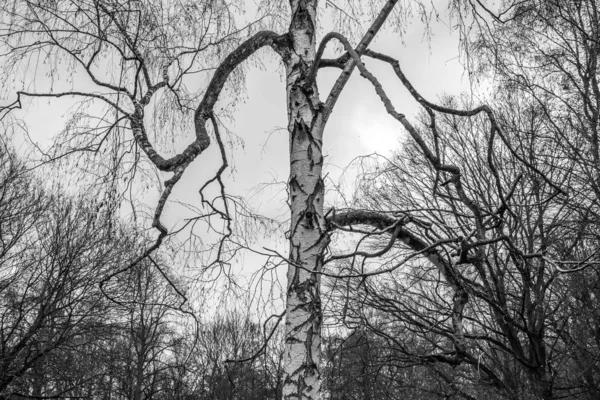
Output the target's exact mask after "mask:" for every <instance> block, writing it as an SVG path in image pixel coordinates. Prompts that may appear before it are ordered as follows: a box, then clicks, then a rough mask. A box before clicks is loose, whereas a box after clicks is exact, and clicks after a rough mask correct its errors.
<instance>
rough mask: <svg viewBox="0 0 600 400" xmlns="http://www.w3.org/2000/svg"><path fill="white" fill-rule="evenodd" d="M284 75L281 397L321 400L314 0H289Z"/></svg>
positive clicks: (322, 240)
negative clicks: (286, 159)
mask: <svg viewBox="0 0 600 400" xmlns="http://www.w3.org/2000/svg"><path fill="white" fill-rule="evenodd" d="M290 4H291V9H292V22H291V25H290V39H291V41H292V43H291V51H290V57H289V58H288V59H287V60H284V62H285V63H286V73H287V81H286V83H287V101H288V104H287V107H288V130H289V133H290V177H289V182H288V185H289V196H290V197H289V203H290V208H291V226H290V233H289V235H290V256H289V260H290V262H289V265H288V274H287V278H288V287H287V305H286V327H285V329H286V334H285V337H286V342H285V354H284V382H283V399H311V400H313V399H320V398H321V390H320V368H319V361H320V360H319V358H320V346H321V319H322V315H321V299H320V293H319V280H320V279H319V276H318V275H317V274H316V273H315V272H318V271H320V270H321V267H322V263H323V251H324V249H325V247H326V246H327V243H328V235H327V233H326V227H325V219H324V217H323V194H324V191H323V189H324V185H323V179H322V168H323V156H322V153H321V150H322V146H321V145H322V139H323V121H322V116H321V112H320V110H321V106H320V101H319V95H318V92H317V86H316V84H315V83H314V80H313V82H312V83H309V84H307V83H306V82H307V81H309V79H308V78H309V75H310V68H311V66H312V64H313V62H314V61H315V50H316V44H315V24H316V7H317V1H316V0H291V1H290Z"/></svg>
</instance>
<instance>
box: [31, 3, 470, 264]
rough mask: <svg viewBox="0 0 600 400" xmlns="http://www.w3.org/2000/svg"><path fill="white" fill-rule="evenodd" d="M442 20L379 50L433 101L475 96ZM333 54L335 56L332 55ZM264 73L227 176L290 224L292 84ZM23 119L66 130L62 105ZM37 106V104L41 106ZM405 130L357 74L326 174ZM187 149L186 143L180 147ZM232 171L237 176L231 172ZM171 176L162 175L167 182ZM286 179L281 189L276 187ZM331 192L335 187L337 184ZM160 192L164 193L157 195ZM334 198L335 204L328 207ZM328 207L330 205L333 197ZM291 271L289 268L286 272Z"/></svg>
mask: <svg viewBox="0 0 600 400" xmlns="http://www.w3.org/2000/svg"><path fill="white" fill-rule="evenodd" d="M439 11H440V17H441V19H442V22H436V21H433V23H432V25H431V33H432V35H431V37H430V38H429V39H428V38H426V37H425V27H424V25H423V24H422V23H421V22H420V21H419V20H418V18H415V19H414V21H413V23H412V24H410V26H409V27H408V28H407V30H406V33H405V34H404V35H403V37H402V39H400V38H399V36H398V34H397V33H394V32H389V31H388V32H382V33H380V34H378V36H377V37H376V39H375V41H374V42H373V44H372V45H371V48H372V49H373V50H376V51H379V52H382V53H386V54H388V55H391V56H393V57H394V58H397V59H398V60H399V61H400V65H401V66H402V68H403V70H404V72H405V74H406V76H407V77H408V79H410V80H411V81H412V83H413V85H414V86H415V87H416V88H417V90H418V91H420V92H421V94H422V95H423V96H425V97H426V98H427V99H429V100H434V101H435V100H436V99H437V97H439V96H440V95H442V94H444V93H449V94H459V93H460V92H461V91H468V89H469V85H468V81H467V77H466V74H465V73H464V69H463V67H462V66H461V64H460V60H459V58H458V54H459V44H458V33H457V32H452V31H451V29H450V28H449V25H450V22H449V21H448V18H447V16H445V12H444V9H443V8H440V9H439ZM329 55H330V56H333V55H334V53H333V52H332V51H331V50H330V52H329ZM272 60H273V62H270V63H267V64H266V65H265V68H264V69H262V70H261V69H258V68H252V69H250V71H249V72H248V74H247V78H246V81H247V92H246V96H245V101H244V102H241V103H239V104H238V105H237V109H236V111H235V112H234V115H233V116H234V118H233V119H232V120H223V122H224V123H225V125H226V126H227V127H228V128H229V129H230V130H231V131H232V132H234V133H235V134H236V135H237V136H239V138H240V139H241V140H242V141H243V146H241V145H237V146H234V147H233V148H231V149H230V154H231V155H232V160H231V163H230V164H231V165H232V167H233V169H230V171H228V172H227V173H226V176H227V187H228V191H229V192H230V193H232V194H235V195H239V196H242V197H244V198H246V199H248V201H249V202H250V203H251V204H252V206H253V207H255V208H256V209H257V210H258V211H260V212H261V213H264V214H266V215H268V216H270V217H278V218H279V219H282V220H285V219H287V214H288V210H287V206H286V203H285V199H286V194H285V185H284V183H285V182H286V180H287V178H288V172H289V166H288V146H289V145H288V133H287V132H286V131H285V130H284V129H281V128H285V127H286V125H287V113H286V99H285V83H284V79H283V78H282V77H281V74H280V71H281V68H279V67H278V66H277V64H276V63H275V62H274V61H275V58H272ZM366 65H367V68H369V69H370V70H371V71H372V72H374V73H375V75H376V76H377V77H378V78H379V80H380V82H382V83H383V84H384V88H385V89H386V91H387V93H388V95H389V96H390V98H391V99H392V100H393V101H394V105H395V107H396V109H397V110H398V111H399V112H402V113H405V114H407V115H412V116H414V115H415V114H416V112H417V111H418V107H417V105H416V103H415V102H414V100H412V98H411V97H410V96H409V94H408V93H407V91H406V90H405V89H404V88H403V87H402V86H401V84H400V82H399V81H398V79H397V78H396V77H395V75H394V73H393V71H392V70H391V67H389V66H387V65H383V64H382V63H380V62H377V61H374V60H367V61H366ZM338 74H339V71H338V70H334V69H326V70H321V71H320V73H319V78H318V83H319V88H320V89H319V90H320V95H321V99H322V100H324V98H325V97H326V96H327V94H328V90H329V88H330V87H331V85H332V83H333V82H334V80H335V79H336V78H337V76H338ZM31 104H32V105H30V106H28V107H27V108H26V109H25V110H24V111H23V112H22V113H21V116H22V117H24V118H25V120H26V121H27V124H28V127H29V130H30V133H31V136H32V138H33V139H34V140H35V141H38V142H40V143H41V144H42V145H44V144H48V143H49V140H50V138H51V137H52V136H53V134H54V133H55V132H57V131H59V130H60V129H61V128H62V125H64V118H62V117H61V116H62V114H63V112H64V105H65V104H67V102H63V103H62V107H61V100H59V101H57V100H53V101H52V102H48V101H41V102H37V103H35V102H32V103H31ZM34 104H35V105H34ZM404 134H405V132H404V131H403V129H402V128H401V127H400V126H399V123H398V122H397V121H395V120H394V119H392V118H391V117H389V116H388V115H387V113H386V111H385V109H384V107H383V104H382V103H381V101H380V100H379V98H378V97H377V95H376V94H375V91H374V89H373V87H372V86H371V85H370V83H368V82H367V81H366V80H364V79H363V78H361V77H360V76H359V74H358V73H357V72H356V71H355V73H354V75H353V77H352V78H351V79H350V81H349V83H348V85H347V86H346V88H345V89H344V92H343V94H342V96H341V98H340V100H339V101H338V103H337V104H336V108H335V110H334V112H333V115H332V117H331V119H330V120H329V123H328V125H327V128H326V130H325V137H324V146H323V147H324V154H325V157H326V158H325V161H326V166H325V170H324V172H325V174H326V175H327V176H328V179H329V180H330V181H328V182H331V181H333V182H338V181H339V179H340V177H341V173H342V170H343V169H344V168H345V167H347V166H348V165H349V164H350V163H351V162H352V160H353V159H355V158H356V157H358V156H362V155H367V154H370V153H379V154H383V155H389V154H390V153H391V152H392V151H394V150H396V149H398V148H399V146H400V142H399V141H400V139H402V138H404ZM185 145H187V141H186V140H185V138H181V143H178V144H177V146H176V147H177V148H184V147H185ZM216 160H218V148H217V147H216V146H214V145H213V146H211V148H209V150H208V151H207V153H206V154H202V155H201V156H200V157H198V158H197V159H196V161H195V162H194V163H193V164H192V165H191V166H190V168H188V170H187V172H186V173H185V175H184V177H183V178H182V180H181V181H180V182H179V183H178V184H177V186H176V188H175V190H174V192H173V195H172V197H171V200H178V201H181V202H184V203H190V204H196V205H197V204H198V203H199V196H198V194H197V192H198V189H199V188H200V186H201V185H202V183H203V182H204V180H205V179H206V178H208V177H210V176H211V175H212V174H214V171H216V169H217V168H218V164H216V163H215V161H216ZM232 171H233V172H232ZM354 174H355V172H354V170H353V169H352V168H350V169H349V170H348V171H347V172H346V174H345V175H344V182H345V183H346V184H347V185H348V186H347V188H346V190H347V191H348V192H349V190H350V188H351V185H352V183H353V181H354V178H355V176H354ZM168 176H169V175H168V174H165V175H164V176H163V177H164V178H167V179H168ZM276 182H280V183H281V184H274V185H269V186H265V184H271V183H276ZM330 187H331V185H330ZM157 193H158V192H157ZM156 199H157V194H154V195H152V194H149V195H148V196H147V197H146V198H145V199H144V200H145V201H147V202H148V203H150V204H151V205H155V204H156ZM332 201H333V199H332V198H330V199H329V204H331V202H332ZM326 206H327V200H326ZM190 216H191V215H190V214H189V213H188V214H186V213H185V212H184V209H183V208H182V207H179V206H176V205H174V204H171V205H169V206H168V207H167V208H166V210H165V213H164V217H163V220H164V221H165V222H166V225H167V226H169V227H170V228H173V227H175V226H177V224H178V223H181V221H183V220H184V219H185V218H188V217H190ZM265 244H267V245H268V246H270V247H276V248H278V249H279V251H281V252H283V253H285V252H287V250H286V245H285V244H284V241H283V240H280V241H279V243H273V242H272V241H271V240H270V239H269V240H267V241H260V242H258V243H256V246H257V248H258V249H260V248H261V247H262V246H264V245H265ZM240 262H241V264H240V265H239V266H237V267H236V268H240V269H241V270H243V271H244V272H245V273H249V272H251V271H254V270H256V268H257V267H258V266H259V265H260V264H261V260H260V259H258V258H256V257H253V256H248V257H246V258H245V259H244V260H243V261H240ZM281 272H284V269H282V270H281Z"/></svg>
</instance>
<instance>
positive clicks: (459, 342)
mask: <svg viewBox="0 0 600 400" xmlns="http://www.w3.org/2000/svg"><path fill="white" fill-rule="evenodd" d="M327 222H328V225H329V226H330V227H331V228H330V229H336V228H337V227H347V226H353V225H368V226H371V227H374V228H376V229H379V230H381V231H385V232H389V233H391V234H392V235H393V236H394V237H393V239H394V240H395V241H399V242H401V243H403V244H404V245H405V246H407V247H408V248H410V249H411V250H413V251H414V252H416V253H417V254H422V255H424V256H425V257H426V258H427V260H429V262H431V263H432V264H433V265H434V266H435V267H436V268H437V269H438V271H439V272H440V274H441V275H442V276H443V277H444V279H445V280H446V282H448V284H449V285H450V286H451V287H452V289H453V290H454V296H453V307H452V327H453V331H454V346H455V350H456V358H455V361H454V362H455V363H460V362H461V361H462V359H463V358H464V357H465V355H466V354H467V349H466V340H465V333H464V327H463V311H464V308H465V306H466V304H467V302H468V300H469V295H468V293H467V291H466V289H465V287H464V286H463V284H462V282H461V280H460V278H459V277H458V276H457V274H456V272H455V271H454V268H453V266H452V264H451V262H450V261H449V260H448V259H447V258H446V257H444V256H443V255H442V254H441V252H440V249H439V246H437V245H438V243H436V244H435V245H433V246H432V245H428V244H427V243H426V242H425V241H424V240H422V239H421V238H420V237H418V236H417V235H415V234H414V233H412V232H410V231H409V230H408V229H406V228H405V227H403V226H402V225H401V224H400V223H399V220H398V219H397V218H395V217H393V216H390V215H388V214H384V213H378V212H375V211H363V210H348V211H344V212H341V213H332V215H331V216H329V217H328V220H327ZM455 241H458V239H457V240H455ZM408 259H410V258H408ZM365 277H366V276H365Z"/></svg>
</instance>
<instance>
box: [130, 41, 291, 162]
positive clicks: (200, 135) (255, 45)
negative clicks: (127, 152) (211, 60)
mask: <svg viewBox="0 0 600 400" xmlns="http://www.w3.org/2000/svg"><path fill="white" fill-rule="evenodd" d="M265 46H271V47H272V48H273V49H274V50H275V51H276V52H277V53H279V54H280V55H282V57H284V56H285V54H287V51H288V49H287V36H286V35H278V34H276V33H275V32H271V31H262V32H259V33H257V34H255V35H254V36H252V37H251V38H250V39H248V40H246V41H245V42H244V43H242V44H241V45H240V46H239V47H238V48H236V49H235V50H234V51H232V52H231V53H230V54H229V55H228V56H227V57H225V59H224V60H223V61H222V62H221V63H220V64H219V66H218V67H217V69H216V71H215V73H214V75H213V77H212V79H211V81H210V83H209V85H208V87H207V89H206V92H205V94H204V97H203V98H202V101H201V102H200V104H199V105H198V107H197V108H196V111H195V113H194V124H195V136H196V139H195V140H194V141H193V142H192V143H190V144H189V145H188V146H187V148H186V149H185V150H183V152H181V153H180V154H177V155H175V156H173V157H171V158H169V159H165V158H164V157H162V156H161V155H160V154H158V152H157V151H156V150H155V149H154V147H153V146H152V144H151V143H150V141H149V140H148V137H147V135H146V133H145V130H144V128H143V118H144V106H145V105H146V104H147V102H148V101H149V97H150V96H151V95H152V91H150V90H149V93H150V96H147V95H146V96H144V99H146V100H145V101H142V102H137V103H136V109H135V112H134V113H133V115H132V116H131V118H130V121H131V125H132V129H133V133H134V136H135V139H136V141H137V143H138V144H139V145H140V147H141V148H142V150H143V151H144V153H146V155H147V156H148V158H150V160H151V161H152V163H153V164H154V165H155V166H156V167H157V168H158V169H159V170H161V171H167V172H170V171H174V170H175V169H176V168H178V167H180V166H182V165H184V164H186V165H188V164H189V163H191V162H192V161H193V160H194V159H195V158H196V157H197V156H198V155H199V154H200V153H202V152H203V151H204V150H206V148H208V146H209V144H210V138H209V136H208V132H207V130H206V126H205V124H206V121H207V120H208V119H209V118H210V115H211V114H212V112H213V107H214V105H215V103H216V102H217V100H218V98H219V96H220V94H221V91H222V89H223V87H224V85H225V82H226V81H227V78H228V77H229V75H231V73H232V72H233V71H234V70H235V69H236V68H237V67H238V66H239V65H240V64H241V63H242V62H244V61H245V60H247V59H248V57H250V56H251V55H252V54H254V53H255V52H256V51H257V50H259V49H260V48H262V47H265ZM154 90H156V88H154Z"/></svg>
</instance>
